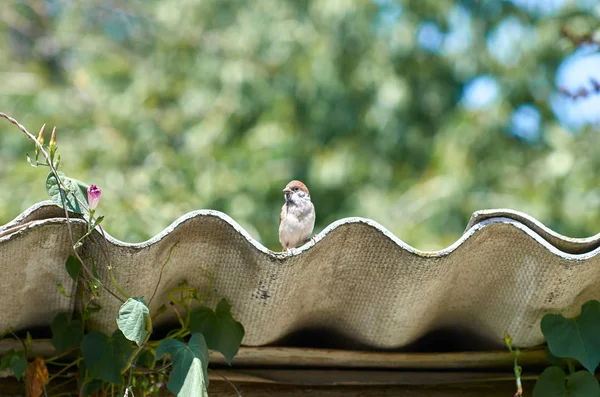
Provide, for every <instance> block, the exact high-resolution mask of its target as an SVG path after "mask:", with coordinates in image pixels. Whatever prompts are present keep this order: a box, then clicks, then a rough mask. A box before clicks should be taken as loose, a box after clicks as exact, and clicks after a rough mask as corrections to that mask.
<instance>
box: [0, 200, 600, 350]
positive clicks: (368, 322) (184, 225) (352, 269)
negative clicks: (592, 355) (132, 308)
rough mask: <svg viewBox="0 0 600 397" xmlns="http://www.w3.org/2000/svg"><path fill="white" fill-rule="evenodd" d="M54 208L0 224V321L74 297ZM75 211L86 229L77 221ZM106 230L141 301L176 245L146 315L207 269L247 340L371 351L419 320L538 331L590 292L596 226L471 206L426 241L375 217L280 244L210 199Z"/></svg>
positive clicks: (117, 265)
mask: <svg viewBox="0 0 600 397" xmlns="http://www.w3.org/2000/svg"><path fill="white" fill-rule="evenodd" d="M63 215H64V214H63V212H62V210H61V209H60V208H58V207H56V206H54V205H53V204H52V203H51V202H43V203H39V204H37V205H34V206H32V207H31V208H29V209H28V210H27V211H25V212H24V213H23V214H21V215H20V216H19V217H17V218H16V219H15V220H14V221H12V222H10V223H9V224H7V225H5V226H2V227H0V236H1V237H0V268H1V269H3V277H2V279H1V280H0V302H2V303H0V305H3V306H4V307H2V308H0V311H2V313H3V314H4V315H3V316H2V317H0V329H5V328H9V327H12V328H13V329H17V330H18V329H27V328H31V327H35V326H48V325H49V324H50V323H51V321H52V319H53V317H54V315H55V314H56V313H57V312H60V311H72V310H75V308H76V307H78V305H76V304H75V300H74V299H68V298H66V297H65V296H63V295H62V294H61V293H60V292H59V291H58V289H57V288H56V285H57V284H58V283H61V284H62V285H63V286H64V287H65V290H66V291H67V293H69V294H70V293H72V292H74V288H75V285H74V283H73V281H72V280H71V279H70V278H69V276H68V275H67V273H66V271H65V269H64V263H65V261H66V259H67V257H68V256H69V255H70V243H69V239H68V235H67V228H66V225H65V219H64V218H63ZM75 222H79V223H78V225H77V226H76V227H75V232H76V233H83V231H84V227H83V226H84V225H83V221H78V220H75ZM21 225H26V226H24V227H19V226H21ZM107 239H108V254H109V257H110V261H111V265H112V266H113V272H114V274H115V277H116V278H117V280H119V282H120V284H121V286H122V287H123V288H124V289H125V290H126V291H128V292H130V293H135V294H136V296H144V297H146V298H148V297H150V296H151V295H152V293H153V291H154V288H155V285H156V283H157V281H158V279H159V275H160V269H161V266H162V265H163V263H164V261H165V260H166V258H167V255H168V253H169V251H170V249H171V247H172V246H173V245H174V244H175V243H177V247H176V248H175V249H174V250H173V252H172V256H171V259H170V261H169V263H168V264H167V266H166V267H165V269H164V272H163V275H162V281H161V284H160V287H159V289H158V293H157V295H156V298H155V299H154V301H153V302H152V305H151V307H150V309H151V312H152V313H154V312H155V311H156V310H157V309H158V307H159V306H161V305H162V304H163V303H168V291H169V290H171V289H172V288H174V287H175V286H176V285H177V284H178V283H179V282H180V281H181V280H184V279H187V280H188V281H189V283H190V284H191V285H193V286H195V287H199V288H201V289H202V288H206V287H207V286H208V281H209V277H208V274H211V275H212V282H211V298H210V299H209V302H208V304H209V305H213V306H214V304H216V302H218V301H219V300H220V299H221V298H227V299H228V300H229V301H230V302H231V304H232V307H233V313H234V317H235V318H236V319H238V320H239V321H241V322H242V324H243V325H244V327H245V329H246V336H245V338H244V340H243V344H245V345H248V346H259V345H265V344H270V343H274V342H277V341H280V340H282V338H284V337H286V336H288V335H290V334H292V333H294V332H295V331H300V330H307V329H320V330H325V331H328V332H331V333H333V334H335V335H339V336H340V338H342V339H343V338H347V339H348V340H350V341H353V342H356V343H359V344H361V345H365V346H368V347H372V348H401V347H404V346H407V345H408V344H410V343H411V342H414V341H416V340H417V339H419V338H420V337H422V336H424V335H426V334H427V333H429V332H430V331H433V330H437V329H443V328H456V329H460V330H465V331H468V332H467V333H470V334H473V335H478V336H480V337H482V338H484V339H486V340H490V341H495V342H496V341H497V346H500V345H501V342H502V338H503V334H504V332H505V331H508V332H509V333H510V334H511V336H512V337H513V341H514V344H515V345H517V346H520V347H530V346H534V345H538V344H540V343H543V342H544V338H543V335H542V334H541V331H540V327H539V323H540V320H541V318H542V316H543V315H544V314H545V313H547V312H561V313H563V314H566V315H574V314H577V313H578V311H579V308H580V306H581V305H582V304H583V303H584V302H585V301H587V300H589V299H594V298H598V296H599V295H600V264H599V259H598V255H597V253H598V250H599V249H598V245H599V243H600V236H594V237H590V238H587V239H570V238H566V237H564V236H561V235H559V234H557V233H555V232H553V231H551V230H549V229H548V228H546V227H544V226H543V225H542V224H541V223H540V222H538V221H536V220H535V219H533V218H531V217H529V216H527V215H525V214H521V213H518V212H514V211H511V210H488V211H480V212H477V213H475V214H474V216H473V217H472V219H471V221H470V222H469V224H468V227H467V229H466V231H465V232H464V234H463V235H462V236H461V238H460V239H459V240H458V241H456V242H455V243H454V244H452V245H451V246H450V247H448V248H446V249H443V250H441V251H436V252H422V251H419V250H417V249H415V248H413V247H410V246H409V245H407V244H405V243H404V242H402V241H401V240H400V239H399V238H398V237H396V236H394V235H393V234H392V233H390V232H389V231H388V230H387V229H385V228H384V227H382V226H381V225H379V224H378V223H377V222H375V221H372V220H369V219H364V218H346V219H341V220H339V221H336V222H334V223H333V224H331V225H330V226H328V227H327V228H326V229H324V230H323V231H322V232H321V233H319V234H318V235H317V236H316V237H315V239H314V240H312V241H311V242H309V243H307V244H305V245H304V246H302V247H300V248H299V249H298V250H297V251H296V252H295V253H294V254H293V255H286V254H282V253H276V252H273V251H270V250H268V249H267V248H265V247H264V246H263V245H261V244H260V243H259V242H258V241H256V240H254V239H252V238H251V237H250V235H249V234H248V233H247V232H246V231H244V229H242V228H241V227H240V226H239V225H238V224H237V223H236V222H235V221H234V220H233V219H231V218H230V217H229V216H227V215H226V214H223V213H221V212H218V211H209V210H202V211H194V212H191V213H188V214H186V215H184V216H182V217H180V218H179V219H177V220H176V221H175V222H173V223H172V224H171V225H170V226H169V227H168V228H166V229H165V230H164V231H163V232H162V233H160V234H158V235H157V236H155V237H153V238H152V239H150V240H148V241H146V242H143V243H139V244H130V243H125V242H122V241H119V240H117V239H115V238H113V237H111V236H110V235H107ZM81 253H82V255H83V256H84V257H85V258H87V259H89V260H95V261H96V262H97V263H98V272H99V274H100V276H101V277H102V278H105V279H108V276H107V269H106V261H105V260H104V257H103V254H102V252H101V250H100V247H99V246H98V245H97V244H93V243H86V244H85V245H84V246H83V247H82V251H81ZM15 302H18V304H15ZM100 304H101V305H102V307H103V310H102V311H101V312H99V313H98V314H96V315H95V316H94V317H93V321H91V323H90V324H91V326H92V327H94V328H96V329H100V330H104V331H106V332H110V331H112V330H114V329H116V321H115V317H116V314H117V312H118V308H119V305H120V302H119V301H117V300H116V299H114V298H113V297H111V296H110V295H108V294H106V293H102V294H101V299H100ZM167 323H175V321H174V318H173V317H172V316H169V315H164V316H162V317H159V318H158V319H157V322H156V325H157V326H160V325H166V324H167ZM493 344H494V343H492V345H493Z"/></svg>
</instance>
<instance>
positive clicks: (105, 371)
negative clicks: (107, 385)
mask: <svg viewBox="0 0 600 397" xmlns="http://www.w3.org/2000/svg"><path fill="white" fill-rule="evenodd" d="M81 353H82V355H83V361H84V362H85V365H86V367H87V369H88V372H89V374H90V376H91V377H92V378H96V379H102V380H104V381H106V382H111V383H115V384H121V382H122V380H123V379H122V377H121V370H122V369H123V368H124V367H125V365H127V359H128V358H129V355H130V354H131V353H132V348H131V344H130V343H129V341H128V340H127V339H125V337H124V336H123V334H122V333H121V331H120V330H117V331H115V332H114V333H113V335H112V336H111V337H110V338H109V337H108V336H107V335H105V334H103V333H102V332H97V331H92V332H90V333H89V334H87V335H86V336H85V337H84V338H83V341H82V342H81Z"/></svg>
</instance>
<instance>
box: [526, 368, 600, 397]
mask: <svg viewBox="0 0 600 397" xmlns="http://www.w3.org/2000/svg"><path fill="white" fill-rule="evenodd" d="M565 378H566V380H567V383H566V385H565ZM532 396H533V397H599V396H600V385H599V384H598V381H597V380H596V378H595V377H594V375H592V374H591V373H589V372H588V371H578V372H575V373H574V374H571V375H569V376H568V377H567V376H566V374H565V372H564V371H563V370H562V368H560V367H555V366H552V367H548V368H546V370H545V371H544V372H542V374H541V375H540V377H539V379H538V380H537V382H536V383H535V386H534V388H533V395H532Z"/></svg>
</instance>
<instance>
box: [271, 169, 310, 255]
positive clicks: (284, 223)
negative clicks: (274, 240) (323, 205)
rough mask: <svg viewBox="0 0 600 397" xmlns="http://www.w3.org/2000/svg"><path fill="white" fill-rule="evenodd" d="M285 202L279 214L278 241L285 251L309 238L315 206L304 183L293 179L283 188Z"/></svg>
mask: <svg viewBox="0 0 600 397" xmlns="http://www.w3.org/2000/svg"><path fill="white" fill-rule="evenodd" d="M283 193H284V197H285V204H284V205H283V207H281V214H280V215H279V242H280V243H281V246H282V247H283V251H284V252H287V251H289V250H290V249H292V248H296V247H297V246H299V245H300V244H303V243H305V242H307V241H308V240H309V237H310V235H311V233H312V231H313V229H314V227H315V206H314V205H313V203H312V201H311V200H310V193H309V191H308V188H307V187H306V185H305V184H304V183H302V182H300V181H297V180H293V181H291V182H290V183H288V184H287V186H286V187H285V189H283Z"/></svg>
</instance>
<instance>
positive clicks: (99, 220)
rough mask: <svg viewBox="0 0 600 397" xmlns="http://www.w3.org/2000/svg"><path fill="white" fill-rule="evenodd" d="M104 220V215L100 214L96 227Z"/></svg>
mask: <svg viewBox="0 0 600 397" xmlns="http://www.w3.org/2000/svg"><path fill="white" fill-rule="evenodd" d="M103 220H104V215H100V216H99V217H98V218H97V219H96V222H95V223H94V227H96V226H98V225H99V224H100V223H102V221H103Z"/></svg>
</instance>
